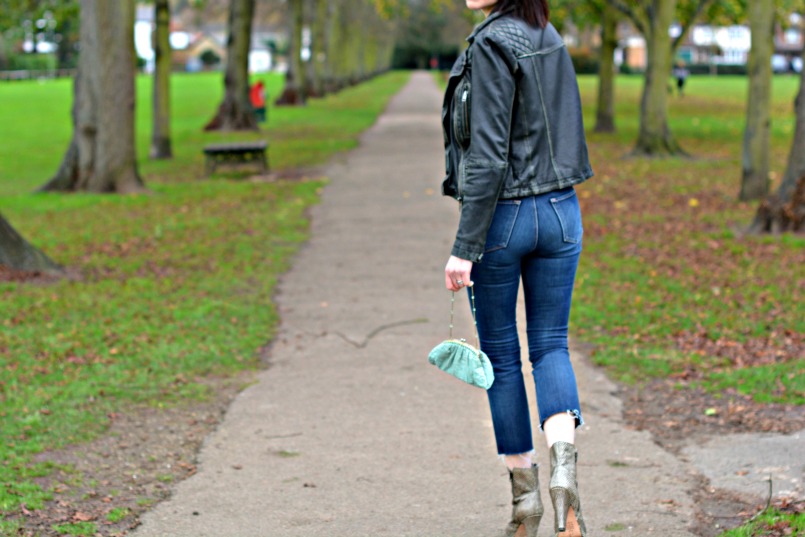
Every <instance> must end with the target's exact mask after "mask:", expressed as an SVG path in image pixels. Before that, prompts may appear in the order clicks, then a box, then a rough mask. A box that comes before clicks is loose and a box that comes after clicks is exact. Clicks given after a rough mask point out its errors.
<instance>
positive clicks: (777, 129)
mask: <svg viewBox="0 0 805 537" xmlns="http://www.w3.org/2000/svg"><path fill="white" fill-rule="evenodd" d="M580 87H581V91H582V99H583V101H584V103H585V123H586V126H587V128H588V131H591V130H592V127H593V125H594V103H595V89H596V80H595V79H594V77H581V78H580ZM773 87H774V106H773V122H772V149H771V154H772V158H771V163H772V178H773V179H774V180H775V183H774V184H775V185H776V184H777V183H778V182H779V179H780V178H781V176H782V174H783V172H784V169H785V165H786V161H787V156H788V152H789V150H790V143H791V137H792V133H793V128H794V118H793V98H794V96H795V94H796V90H797V88H798V80H797V79H796V78H794V77H782V76H781V77H775V79H774V84H773ZM641 90H642V79H641V78H639V77H619V79H618V84H617V90H616V91H617V96H618V99H617V105H616V122H617V125H618V129H619V130H618V132H617V133H616V134H614V135H611V134H608V135H604V134H595V133H592V132H589V134H588V142H589V147H590V159H591V161H592V164H593V169H594V171H595V173H596V175H595V177H593V178H592V179H591V180H590V181H589V182H587V183H585V184H584V185H581V186H580V187H579V189H578V192H579V197H580V199H581V203H582V208H583V212H584V217H585V240H584V254H583V255H582V261H581V265H580V268H579V276H578V282H577V288H576V295H575V301H574V310H573V316H572V320H571V322H572V325H573V328H572V330H573V334H574V336H575V338H576V339H578V340H580V341H584V342H587V343H592V344H593V345H594V349H595V350H594V351H593V359H594V361H595V362H596V363H598V364H600V365H603V366H605V367H606V368H607V369H608V370H609V371H610V372H611V373H612V374H613V375H615V376H616V377H617V378H618V379H620V380H622V381H625V382H629V383H634V382H644V381H647V380H650V379H652V378H672V379H676V381H677V384H678V386H679V387H680V388H682V387H685V386H701V387H703V388H705V389H707V390H709V391H711V392H712V393H713V394H714V395H716V396H722V394H725V393H726V394H729V393H733V392H738V393H741V394H747V395H751V396H752V397H753V398H754V399H755V400H756V401H758V402H762V403H770V402H775V403H786V404H794V405H803V404H805V237H803V236H801V235H800V236H793V235H784V236H779V237H769V236H766V237H758V236H744V234H743V233H742V232H743V230H744V229H745V228H746V227H747V226H748V224H749V223H750V222H751V221H752V218H753V216H754V212H755V209H756V207H757V203H739V202H737V201H736V197H737V193H738V190H739V184H740V177H741V145H742V138H743V125H744V113H745V95H746V79H745V78H741V77H719V78H711V77H692V78H690V79H689V82H688V86H687V88H686V90H687V91H686V95H685V96H684V97H678V96H676V95H674V96H672V97H670V107H669V113H670V124H671V129H672V131H673V132H674V134H675V135H676V136H677V138H678V140H679V142H680V143H681V145H682V147H683V148H684V149H685V150H687V151H688V152H689V153H690V154H691V155H692V158H691V159H684V158H680V159H653V160H652V159H636V158H629V157H628V152H629V151H630V149H631V147H632V144H633V143H634V140H635V139H636V136H637V127H638V103H639V100H640V92H641Z"/></svg>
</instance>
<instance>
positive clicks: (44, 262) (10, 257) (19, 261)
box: [0, 214, 62, 273]
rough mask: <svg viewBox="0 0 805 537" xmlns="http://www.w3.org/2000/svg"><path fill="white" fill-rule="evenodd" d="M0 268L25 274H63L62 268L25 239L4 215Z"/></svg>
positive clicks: (0, 232) (0, 227) (0, 228)
mask: <svg viewBox="0 0 805 537" xmlns="http://www.w3.org/2000/svg"><path fill="white" fill-rule="evenodd" d="M0 268H5V269H11V270H19V271H24V272H49V273H59V272H62V267H60V266H59V265H58V264H56V263H55V262H54V261H53V260H51V259H50V258H49V257H48V256H46V255H45V254H44V253H42V251H40V250H38V249H37V248H35V247H33V246H31V244H30V243H29V242H28V241H26V240H25V239H23V238H22V236H21V235H20V234H19V233H17V231H16V230H15V229H14V228H13V227H11V224H9V223H8V221H6V219H5V218H3V215H2V214H0Z"/></svg>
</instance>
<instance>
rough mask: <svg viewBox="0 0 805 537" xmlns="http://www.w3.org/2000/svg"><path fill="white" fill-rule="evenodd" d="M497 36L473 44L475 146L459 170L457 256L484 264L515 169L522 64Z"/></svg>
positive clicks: (472, 132)
mask: <svg viewBox="0 0 805 537" xmlns="http://www.w3.org/2000/svg"><path fill="white" fill-rule="evenodd" d="M495 37H496V36H495V35H494V34H492V35H490V34H487V35H484V36H479V39H478V40H477V41H476V42H475V43H473V44H472V47H473V48H472V60H471V61H472V66H471V73H472V75H471V76H472V79H471V80H472V90H471V102H470V145H469V148H468V149H467V152H466V154H465V157H464V170H463V173H461V171H460V172H459V180H458V182H459V184H458V190H459V196H460V198H461V217H460V219H459V225H458V232H457V233H456V239H455V242H454V243H453V250H452V252H451V253H452V255H454V256H456V257H459V258H461V259H467V260H469V261H473V262H476V263H477V262H479V261H480V260H481V257H483V253H484V245H485V243H486V234H487V232H488V231H489V226H490V225H491V223H492V217H493V216H494V213H495V207H496V205H497V200H498V196H499V194H500V191H501V189H502V188H503V182H504V179H505V178H506V174H507V173H508V171H509V162H508V161H509V135H510V131H511V123H512V110H513V107H514V98H515V93H516V80H515V76H516V69H517V61H516V58H514V55H513V54H512V52H511V51H510V49H509V48H508V47H505V46H504V45H502V44H501V43H499V41H498V39H495Z"/></svg>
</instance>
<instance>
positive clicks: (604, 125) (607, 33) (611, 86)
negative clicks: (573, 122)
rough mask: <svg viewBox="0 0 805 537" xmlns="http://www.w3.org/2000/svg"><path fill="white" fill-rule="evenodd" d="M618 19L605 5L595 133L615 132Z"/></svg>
mask: <svg viewBox="0 0 805 537" xmlns="http://www.w3.org/2000/svg"><path fill="white" fill-rule="evenodd" d="M618 19H619V17H618V12H617V11H616V10H615V8H613V7H612V6H609V5H605V6H604V12H603V17H602V21H601V58H600V60H599V71H598V110H597V112H596V117H595V132H615V49H616V48H617V47H618Z"/></svg>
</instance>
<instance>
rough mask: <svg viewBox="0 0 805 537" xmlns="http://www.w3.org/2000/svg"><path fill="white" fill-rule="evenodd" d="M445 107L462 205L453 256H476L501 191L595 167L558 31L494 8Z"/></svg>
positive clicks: (452, 189)
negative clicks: (537, 26) (538, 26)
mask: <svg viewBox="0 0 805 537" xmlns="http://www.w3.org/2000/svg"><path fill="white" fill-rule="evenodd" d="M467 41H469V43H470V45H469V47H468V48H467V50H466V51H465V52H464V53H463V54H462V55H461V56H460V57H459V58H458V60H457V61H456V63H455V65H454V66H453V69H452V70H451V71H450V78H449V80H448V83H447V91H446V92H445V96H444V103H443V105H442V128H443V131H444V145H445V160H446V171H447V174H446V177H445V179H444V182H443V183H442V193H443V194H444V195H447V196H452V197H454V198H456V199H457V200H459V202H460V203H461V217H460V220H459V227H458V233H457V234H456V239H455V242H454V243H453V250H452V255H454V256H456V257H459V258H461V259H468V260H470V261H473V262H479V261H480V260H481V258H482V257H483V252H484V243H485V242H486V234H487V231H488V230H489V226H490V224H491V222H492V216H493V215H494V212H495V207H496V205H497V201H498V200H499V199H515V198H523V197H527V196H533V195H536V194H542V193H545V192H551V191H553V190H558V189H561V188H565V187H568V186H571V185H575V184H578V183H581V182H583V181H585V180H586V179H588V178H589V177H591V176H592V175H593V172H592V169H591V168H590V162H589V158H588V156H587V142H586V140H585V137H584V125H583V124H582V112H581V99H580V97H579V89H578V84H577V82H576V73H575V71H574V69H573V64H572V62H571V60H570V55H569V54H568V52H567V50H566V48H565V45H564V42H563V41H562V37H561V36H560V35H559V33H558V32H557V31H556V29H555V28H554V27H553V26H552V25H550V24H548V26H547V27H546V28H544V29H540V28H535V27H532V26H529V25H528V24H527V23H526V22H524V21H522V20H520V19H517V18H515V17H513V16H511V15H508V14H503V13H494V14H492V15H490V16H489V17H488V18H487V19H486V20H485V21H484V22H483V23H481V24H480V25H478V27H477V28H476V29H475V30H474V31H473V33H472V34H471V35H470V36H469V37H468V38H467Z"/></svg>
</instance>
